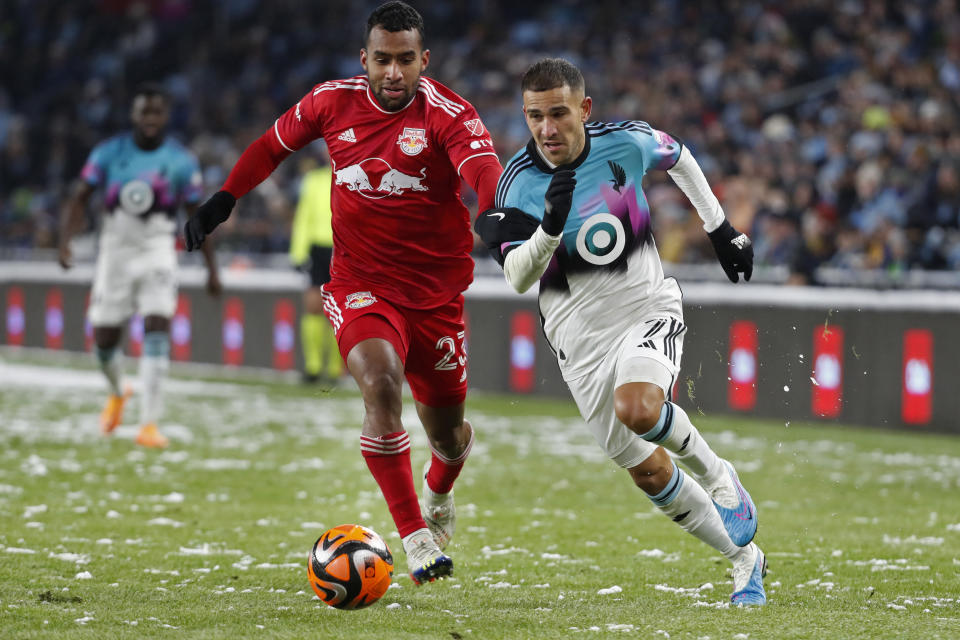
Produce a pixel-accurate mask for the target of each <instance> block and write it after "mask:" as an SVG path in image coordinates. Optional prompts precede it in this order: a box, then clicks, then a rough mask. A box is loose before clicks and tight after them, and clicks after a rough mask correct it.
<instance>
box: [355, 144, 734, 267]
mask: <svg viewBox="0 0 960 640" xmlns="http://www.w3.org/2000/svg"><path fill="white" fill-rule="evenodd" d="M347 133H349V132H347ZM730 244H732V245H735V246H736V247H737V249H741V250H742V249H743V248H744V247H746V246H747V245H749V244H750V238H748V237H747V234H745V233H741V234H740V235H738V236H737V237H736V238H734V239H733V240H731V241H730Z"/></svg>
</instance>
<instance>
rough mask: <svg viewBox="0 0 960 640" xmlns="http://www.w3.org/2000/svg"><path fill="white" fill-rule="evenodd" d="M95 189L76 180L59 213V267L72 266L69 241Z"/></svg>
mask: <svg viewBox="0 0 960 640" xmlns="http://www.w3.org/2000/svg"><path fill="white" fill-rule="evenodd" d="M94 189H95V187H94V186H93V185H92V184H90V183H88V182H86V181H84V180H78V181H77V183H76V184H75V185H74V186H73V189H72V191H71V193H70V197H69V198H68V199H67V203H66V205H64V207H63V210H62V211H61V212H60V241H59V246H58V248H59V251H58V260H59V262H60V266H61V267H63V268H64V269H69V268H70V267H72V266H73V253H72V252H71V251H70V239H71V238H72V237H73V234H74V233H76V231H77V229H78V228H79V227H80V225H81V224H82V222H83V215H84V212H85V211H86V210H87V203H88V202H89V201H90V195H91V194H92V193H93V190H94Z"/></svg>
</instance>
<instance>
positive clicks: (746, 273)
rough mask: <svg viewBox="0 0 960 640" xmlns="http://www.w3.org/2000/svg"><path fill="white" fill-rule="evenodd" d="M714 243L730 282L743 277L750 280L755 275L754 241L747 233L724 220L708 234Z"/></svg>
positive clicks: (714, 248)
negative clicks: (739, 274) (741, 231)
mask: <svg viewBox="0 0 960 640" xmlns="http://www.w3.org/2000/svg"><path fill="white" fill-rule="evenodd" d="M707 235H708V236H710V242H712V243H713V250H714V251H716V252H717V259H718V260H719V261H720V266H721V267H723V270H724V272H725V273H726V274H727V277H728V278H730V282H738V281H739V280H740V276H738V275H737V274H738V273H742V274H743V279H744V280H747V281H749V280H750V276H752V275H753V243H752V242H750V238H748V237H747V234H745V233H740V232H739V231H737V230H736V229H734V228H733V227H732V226H731V225H730V223H729V222H727V221H726V220H724V221H723V224H721V225H720V226H719V227H717V228H716V229H714V230H713V231H711V232H710V233H708V234H707Z"/></svg>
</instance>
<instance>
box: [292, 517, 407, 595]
mask: <svg viewBox="0 0 960 640" xmlns="http://www.w3.org/2000/svg"><path fill="white" fill-rule="evenodd" d="M392 575H393V554H391V553H390V547H388V546H387V543H386V542H384V540H383V538H381V537H380V536H379V535H378V534H377V532H376V531H374V530H373V529H368V528H367V527H364V526H361V525H359V524H341V525H340V526H338V527H333V528H332V529H329V530H327V531H326V532H324V534H323V535H322V536H320V538H319V539H318V540H317V541H316V542H315V543H314V545H313V549H312V550H311V551H310V557H309V558H307V576H308V577H309V579H310V586H311V587H313V590H314V591H315V592H316V594H317V596H318V597H319V598H320V599H321V600H323V601H324V602H325V603H327V604H328V605H330V606H331V607H336V608H337V609H362V608H364V607H369V606H370V605H371V604H373V603H374V602H376V601H377V600H379V599H380V597H381V596H382V595H383V594H384V593H386V592H387V589H389V588H390V577H391V576H392Z"/></svg>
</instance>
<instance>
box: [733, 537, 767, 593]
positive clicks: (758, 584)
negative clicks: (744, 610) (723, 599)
mask: <svg viewBox="0 0 960 640" xmlns="http://www.w3.org/2000/svg"><path fill="white" fill-rule="evenodd" d="M766 575H767V558H766V556H764V555H763V551H760V547H758V546H757V545H755V544H754V543H752V542H751V543H750V544H749V545H747V546H746V547H744V549H743V552H742V553H741V554H740V555H739V556H738V557H737V559H736V560H734V562H733V595H732V596H730V602H732V603H733V604H735V605H737V606H740V607H760V606H763V605H765V604H767V593H766V591H765V590H764V588H763V578H764V576H766Z"/></svg>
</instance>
